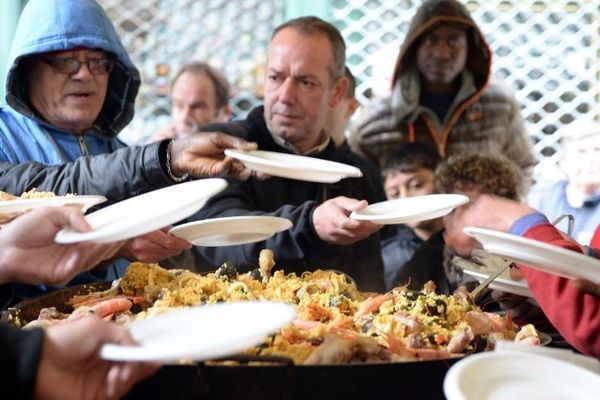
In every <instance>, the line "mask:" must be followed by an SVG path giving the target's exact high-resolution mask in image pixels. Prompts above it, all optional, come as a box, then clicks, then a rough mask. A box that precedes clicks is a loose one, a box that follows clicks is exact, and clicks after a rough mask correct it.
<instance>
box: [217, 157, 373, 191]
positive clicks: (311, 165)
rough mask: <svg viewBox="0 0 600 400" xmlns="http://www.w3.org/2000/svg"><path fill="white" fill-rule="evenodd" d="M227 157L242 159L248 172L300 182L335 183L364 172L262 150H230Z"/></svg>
mask: <svg viewBox="0 0 600 400" xmlns="http://www.w3.org/2000/svg"><path fill="white" fill-rule="evenodd" d="M225 154H226V155H228V156H229V157H232V158H236V159H238V160H240V161H241V162H242V163H244V165H245V166H246V167H247V168H249V169H252V170H255V171H258V172H263V173H265V174H268V175H272V176H280V177H283V178H290V179H297V180H300V181H309V182H323V183H333V182H338V181H339V180H340V179H343V178H360V177H361V176H362V172H361V170H360V169H358V168H356V167H353V166H351V165H347V164H342V163H338V162H334V161H328V160H321V159H319V158H315V157H306V156H299V155H295V154H286V153H278V152H274V151H263V150H253V151H247V152H246V151H238V150H232V149H227V150H225Z"/></svg>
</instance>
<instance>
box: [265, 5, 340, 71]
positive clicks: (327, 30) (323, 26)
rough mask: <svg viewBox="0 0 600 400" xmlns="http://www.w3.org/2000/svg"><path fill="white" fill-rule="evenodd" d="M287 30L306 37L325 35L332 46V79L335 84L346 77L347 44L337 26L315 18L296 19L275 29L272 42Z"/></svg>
mask: <svg viewBox="0 0 600 400" xmlns="http://www.w3.org/2000/svg"><path fill="white" fill-rule="evenodd" d="M286 28H291V29H294V30H295V31H297V32H299V33H301V34H303V35H306V36H310V35H314V34H318V33H320V34H323V35H325V36H326V37H327V39H328V40H329V43H330V44H331V49H332V53H333V54H332V55H333V65H332V66H331V68H330V73H331V78H332V80H333V81H334V82H335V81H336V80H338V79H340V78H341V77H343V76H344V68H345V65H346V42H344V38H343V37H342V34H341V33H340V31H339V30H338V29H337V28H336V27H335V26H333V25H332V24H330V23H329V22H326V21H323V20H322V19H321V18H318V17H315V16H306V17H300V18H295V19H291V20H289V21H287V22H284V23H283V24H281V25H279V26H278V27H277V28H275V30H274V31H273V34H272V35H271V40H273V38H274V37H275V35H277V34H278V33H279V32H280V31H282V30H284V29H286Z"/></svg>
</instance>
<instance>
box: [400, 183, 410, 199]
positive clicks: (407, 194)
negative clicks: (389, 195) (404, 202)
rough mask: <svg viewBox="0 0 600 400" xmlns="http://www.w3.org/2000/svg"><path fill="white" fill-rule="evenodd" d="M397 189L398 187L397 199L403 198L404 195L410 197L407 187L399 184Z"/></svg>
mask: <svg viewBox="0 0 600 400" xmlns="http://www.w3.org/2000/svg"><path fill="white" fill-rule="evenodd" d="M398 189H399V190H398V198H399V199H404V198H406V197H410V193H409V190H408V189H407V188H405V187H402V186H401V187H399V188H398Z"/></svg>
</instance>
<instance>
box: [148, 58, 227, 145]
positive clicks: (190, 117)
mask: <svg viewBox="0 0 600 400" xmlns="http://www.w3.org/2000/svg"><path fill="white" fill-rule="evenodd" d="M229 92H230V89H229V82H227V78H225V76H224V75H223V74H222V73H221V72H220V71H219V70H217V69H216V68H214V67H213V66H211V65H210V64H208V63H206V62H201V61H194V62H191V63H188V64H185V65H184V66H183V67H181V69H180V70H179V71H178V72H177V74H175V78H173V83H172V84H171V118H172V123H170V124H169V125H167V126H165V127H164V128H162V129H160V130H158V131H157V132H156V133H155V134H154V135H153V136H152V138H150V140H149V142H150V143H152V142H156V141H160V140H164V139H175V138H178V137H182V136H186V135H189V134H190V133H193V132H197V131H198V130H199V128H200V127H202V126H204V125H208V124H212V123H217V122H227V121H228V120H229V117H230V116H231V108H230V107H229Z"/></svg>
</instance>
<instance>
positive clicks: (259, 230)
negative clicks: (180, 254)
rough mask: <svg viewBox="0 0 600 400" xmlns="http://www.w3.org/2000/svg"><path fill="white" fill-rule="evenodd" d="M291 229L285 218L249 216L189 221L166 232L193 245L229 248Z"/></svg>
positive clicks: (288, 221)
mask: <svg viewBox="0 0 600 400" xmlns="http://www.w3.org/2000/svg"><path fill="white" fill-rule="evenodd" d="M292 226H293V224H292V221H290V220H289V219H287V218H281V217H272V216H262V215H250V216H239V217H225V218H213V219H206V220H203V221H194V222H189V223H187V224H183V225H178V226H176V227H173V228H171V230H170V231H169V233H170V234H172V235H175V236H177V237H180V238H182V239H185V240H187V241H188V242H190V243H192V244H195V245H196V246H206V247H215V246H233V245H237V244H244V243H254V242H260V241H261V240H265V239H268V238H270V237H271V236H273V235H274V234H276V233H277V232H281V231H284V230H286V229H290V228H291V227H292Z"/></svg>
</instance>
